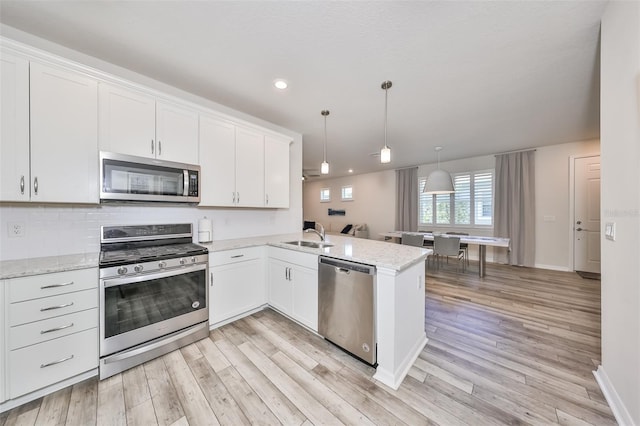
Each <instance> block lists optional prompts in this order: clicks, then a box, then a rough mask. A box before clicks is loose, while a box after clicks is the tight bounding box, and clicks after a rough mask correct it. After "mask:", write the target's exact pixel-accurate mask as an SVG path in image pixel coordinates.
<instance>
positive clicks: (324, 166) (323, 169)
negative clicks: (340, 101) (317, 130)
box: [320, 109, 330, 175]
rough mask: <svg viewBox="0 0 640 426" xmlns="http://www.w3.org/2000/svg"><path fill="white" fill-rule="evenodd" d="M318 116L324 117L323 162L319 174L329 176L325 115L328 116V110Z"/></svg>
mask: <svg viewBox="0 0 640 426" xmlns="http://www.w3.org/2000/svg"><path fill="white" fill-rule="evenodd" d="M320 114H322V116H323V117H324V157H323V158H324V161H323V162H322V164H321V165H320V174H323V175H328V174H329V163H327V115H329V114H330V113H329V110H328V109H323V110H322V111H320Z"/></svg>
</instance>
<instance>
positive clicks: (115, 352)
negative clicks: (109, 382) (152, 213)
mask: <svg viewBox="0 0 640 426" xmlns="http://www.w3.org/2000/svg"><path fill="white" fill-rule="evenodd" d="M100 232H101V236H100V243H101V244H100V248H101V252H100V379H105V378H107V377H110V376H112V375H114V374H117V373H119V372H121V371H123V370H126V369H128V368H130V367H133V366H135V365H138V364H141V363H143V362H145V361H148V360H150V359H153V358H155V357H157V356H160V355H163V354H165V353H168V352H170V351H172V350H175V349H177V348H179V347H182V346H185V345H187V344H189V343H192V342H195V341H197V340H200V339H203V338H205V337H207V336H208V335H209V309H208V306H207V301H208V290H209V285H208V277H209V261H208V259H209V255H208V250H207V249H206V248H205V247H202V246H199V245H196V244H193V243H192V236H193V233H192V227H191V224H190V223H187V224H171V225H133V226H132V225H127V226H103V227H102V228H101V231H100Z"/></svg>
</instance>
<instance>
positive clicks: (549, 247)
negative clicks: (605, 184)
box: [535, 140, 600, 270]
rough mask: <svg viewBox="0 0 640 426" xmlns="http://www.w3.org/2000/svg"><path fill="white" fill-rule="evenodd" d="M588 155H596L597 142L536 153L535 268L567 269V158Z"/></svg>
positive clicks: (570, 237) (569, 245) (569, 241)
mask: <svg viewBox="0 0 640 426" xmlns="http://www.w3.org/2000/svg"><path fill="white" fill-rule="evenodd" d="M590 154H596V155H598V154H600V141H598V140H592V141H584V142H574V143H565V144H561V145H551V146H546V147H543V148H539V149H538V150H537V151H536V154H535V162H536V167H535V173H536V176H535V185H536V191H535V194H536V195H535V196H536V216H535V220H536V222H535V226H536V258H535V266H536V267H539V268H546V269H560V270H571V268H570V267H571V265H572V259H571V257H572V253H573V233H572V229H573V218H571V217H570V216H569V213H570V206H571V199H570V187H571V182H570V176H569V168H570V162H571V158H570V157H571V156H575V157H578V156H584V155H590Z"/></svg>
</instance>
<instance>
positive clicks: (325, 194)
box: [320, 188, 331, 203]
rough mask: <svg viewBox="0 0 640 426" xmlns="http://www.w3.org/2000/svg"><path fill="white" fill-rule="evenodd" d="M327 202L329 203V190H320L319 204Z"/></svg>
mask: <svg viewBox="0 0 640 426" xmlns="http://www.w3.org/2000/svg"><path fill="white" fill-rule="evenodd" d="M327 201H331V190H330V189H329V188H322V189H321V190H320V202H321V203H326V202H327Z"/></svg>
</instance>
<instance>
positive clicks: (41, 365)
mask: <svg viewBox="0 0 640 426" xmlns="http://www.w3.org/2000/svg"><path fill="white" fill-rule="evenodd" d="M72 359H73V355H71V356H68V357H66V358H62V359H59V360H57V361H53V362H49V363H47V364H40V368H45V367H51V366H52V365H56V364H60V363H62V362H65V361H69V360H72Z"/></svg>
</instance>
